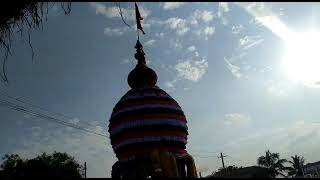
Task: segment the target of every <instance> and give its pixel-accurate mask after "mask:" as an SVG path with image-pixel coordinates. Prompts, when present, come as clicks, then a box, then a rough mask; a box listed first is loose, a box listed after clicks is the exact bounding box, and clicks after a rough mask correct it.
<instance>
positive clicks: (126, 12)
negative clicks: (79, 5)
mask: <svg viewBox="0 0 320 180" xmlns="http://www.w3.org/2000/svg"><path fill="white" fill-rule="evenodd" d="M90 5H91V6H92V7H93V8H95V10H96V14H102V15H104V16H105V17H107V18H121V15H120V12H119V7H117V6H112V7H106V5H105V4H102V3H99V2H90ZM121 11H122V15H123V17H124V18H125V19H126V20H128V21H135V18H136V16H135V8H134V7H132V8H124V7H121ZM139 12H140V14H141V16H142V17H143V18H144V20H145V19H146V18H147V17H148V16H149V15H150V14H151V11H150V10H148V9H146V8H144V7H143V6H141V5H139Z"/></svg>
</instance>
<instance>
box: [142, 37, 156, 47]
mask: <svg viewBox="0 0 320 180" xmlns="http://www.w3.org/2000/svg"><path fill="white" fill-rule="evenodd" d="M155 42H156V40H154V39H150V40H149V41H147V42H145V43H144V46H145V47H151V46H153V44H154V43H155Z"/></svg>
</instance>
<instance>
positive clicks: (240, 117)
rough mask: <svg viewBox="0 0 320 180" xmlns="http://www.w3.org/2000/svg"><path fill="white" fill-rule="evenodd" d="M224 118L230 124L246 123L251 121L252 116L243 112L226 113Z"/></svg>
mask: <svg viewBox="0 0 320 180" xmlns="http://www.w3.org/2000/svg"><path fill="white" fill-rule="evenodd" d="M224 120H225V121H226V123H228V124H245V123H248V122H249V121H251V117H250V116H249V115H247V114H242V113H231V114H225V116H224Z"/></svg>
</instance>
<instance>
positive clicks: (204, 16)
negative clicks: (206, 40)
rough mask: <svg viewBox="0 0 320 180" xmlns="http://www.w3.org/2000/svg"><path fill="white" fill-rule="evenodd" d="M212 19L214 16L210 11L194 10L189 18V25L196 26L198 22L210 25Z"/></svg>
mask: <svg viewBox="0 0 320 180" xmlns="http://www.w3.org/2000/svg"><path fill="white" fill-rule="evenodd" d="M213 19H214V14H213V12H212V11H208V10H202V11H201V10H198V9H197V10H195V11H194V12H193V13H192V15H191V16H190V17H189V20H190V23H191V24H193V25H198V20H201V21H202V22H204V23H210V22H211V21H212V20H213Z"/></svg>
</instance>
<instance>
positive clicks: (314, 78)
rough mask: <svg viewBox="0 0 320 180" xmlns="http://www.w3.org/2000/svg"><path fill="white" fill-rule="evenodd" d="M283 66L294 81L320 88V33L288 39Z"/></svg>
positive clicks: (308, 33) (311, 32)
mask: <svg viewBox="0 0 320 180" xmlns="http://www.w3.org/2000/svg"><path fill="white" fill-rule="evenodd" d="M283 66H284V69H285V72H286V74H287V75H288V77H289V78H290V79H291V80H292V81H294V82H298V83H302V84H303V85H306V86H311V87H316V86H320V32H317V31H309V32H305V33H301V34H297V35H295V36H294V37H292V38H290V39H288V40H287V41H286V50H285V53H284V57H283Z"/></svg>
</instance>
